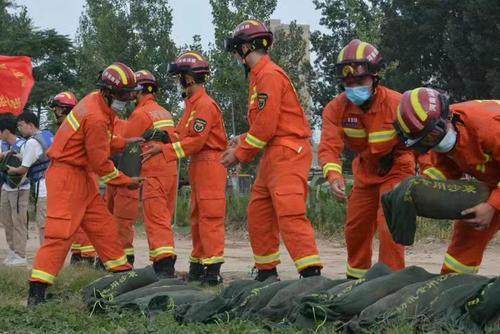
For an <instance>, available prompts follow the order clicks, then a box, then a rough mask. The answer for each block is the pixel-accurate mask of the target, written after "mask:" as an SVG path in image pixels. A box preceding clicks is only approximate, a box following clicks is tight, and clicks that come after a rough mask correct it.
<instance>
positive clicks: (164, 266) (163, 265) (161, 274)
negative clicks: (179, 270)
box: [153, 256, 176, 279]
mask: <svg viewBox="0 0 500 334" xmlns="http://www.w3.org/2000/svg"><path fill="white" fill-rule="evenodd" d="M175 260H176V258H175V257H173V256H172V257H167V258H164V259H161V260H158V261H155V262H153V269H154V270H155V273H156V275H157V276H158V278H160V279H162V278H175V267H174V266H175Z"/></svg>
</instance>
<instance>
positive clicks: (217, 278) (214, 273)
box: [201, 263, 222, 286]
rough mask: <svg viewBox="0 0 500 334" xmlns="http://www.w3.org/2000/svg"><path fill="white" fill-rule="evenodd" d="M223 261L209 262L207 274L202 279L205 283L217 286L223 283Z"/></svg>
mask: <svg viewBox="0 0 500 334" xmlns="http://www.w3.org/2000/svg"><path fill="white" fill-rule="evenodd" d="M221 266H222V263H214V264H209V265H208V266H207V269H206V271H205V276H203V278H202V279H201V283H202V284H203V285H208V286H217V285H219V284H222V276H221V275H220V267H221Z"/></svg>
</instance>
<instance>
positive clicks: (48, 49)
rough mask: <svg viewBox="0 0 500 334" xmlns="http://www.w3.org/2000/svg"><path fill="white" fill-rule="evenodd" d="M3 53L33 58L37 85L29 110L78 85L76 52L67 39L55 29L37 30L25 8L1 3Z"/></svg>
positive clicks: (0, 49)
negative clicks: (75, 61)
mask: <svg viewBox="0 0 500 334" xmlns="http://www.w3.org/2000/svg"><path fill="white" fill-rule="evenodd" d="M0 31H2V34H0V54H6V55H28V56H30V57H31V58H32V63H33V74H34V77H35V86H34V87H33V89H32V91H31V95H30V98H29V101H28V108H29V107H35V108H36V109H37V111H38V112H41V111H42V107H44V106H46V102H47V100H48V99H49V97H51V96H54V95H55V94H57V93H59V92H60V91H62V90H67V89H71V88H73V87H74V85H75V70H74V68H75V65H74V50H73V47H72V44H71V41H70V40H69V38H68V37H66V36H63V35H60V34H58V33H57V32H56V31H55V30H53V29H49V30H36V29H35V28H34V27H33V23H32V20H31V18H30V17H29V16H28V14H27V10H26V8H25V7H24V6H17V5H16V4H15V2H13V1H5V0H0Z"/></svg>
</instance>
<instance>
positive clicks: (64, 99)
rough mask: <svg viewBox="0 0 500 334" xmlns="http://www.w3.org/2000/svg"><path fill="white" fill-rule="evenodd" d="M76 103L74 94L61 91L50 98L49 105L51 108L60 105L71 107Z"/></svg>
mask: <svg viewBox="0 0 500 334" xmlns="http://www.w3.org/2000/svg"><path fill="white" fill-rule="evenodd" d="M77 103H78V100H77V99H76V96H75V94H73V93H71V92H61V93H59V94H57V95H56V96H54V97H53V98H52V99H51V100H50V102H49V106H50V107H51V108H54V107H61V108H69V109H73V108H74V107H75V106H76V104H77Z"/></svg>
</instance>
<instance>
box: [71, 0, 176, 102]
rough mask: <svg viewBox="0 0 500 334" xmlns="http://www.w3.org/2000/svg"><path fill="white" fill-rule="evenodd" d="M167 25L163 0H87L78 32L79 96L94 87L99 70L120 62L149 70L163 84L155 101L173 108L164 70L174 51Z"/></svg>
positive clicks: (170, 84)
mask: <svg viewBox="0 0 500 334" xmlns="http://www.w3.org/2000/svg"><path fill="white" fill-rule="evenodd" d="M171 30H172V10H171V8H170V6H169V5H168V1H167V0H151V1H147V2H145V1H139V0H113V1H112V0H87V1H86V5H85V8H84V12H83V14H82V16H81V17H80V26H79V29H78V34H77V44H78V60H77V63H78V72H79V75H78V77H79V88H80V91H79V93H80V95H83V94H86V93H88V91H89V90H91V89H94V88H95V82H96V79H97V75H98V72H99V71H100V70H102V69H103V68H105V67H106V66H107V65H109V64H111V63H113V62H115V61H120V62H123V63H125V64H127V65H128V66H130V67H131V68H133V69H134V70H140V69H147V70H150V71H152V72H153V73H154V75H155V76H156V77H157V79H158V81H159V84H160V87H161V89H162V90H161V92H160V94H159V96H158V97H159V100H160V102H162V103H165V104H166V105H167V107H168V108H169V109H171V110H172V109H173V110H175V109H176V108H177V107H178V104H179V98H178V96H179V94H178V91H177V86H176V83H175V80H174V78H171V77H170V76H168V73H167V67H168V63H169V62H171V61H173V60H174V59H175V57H176V55H177V48H176V46H175V44H174V42H173V41H172V39H171Z"/></svg>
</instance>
